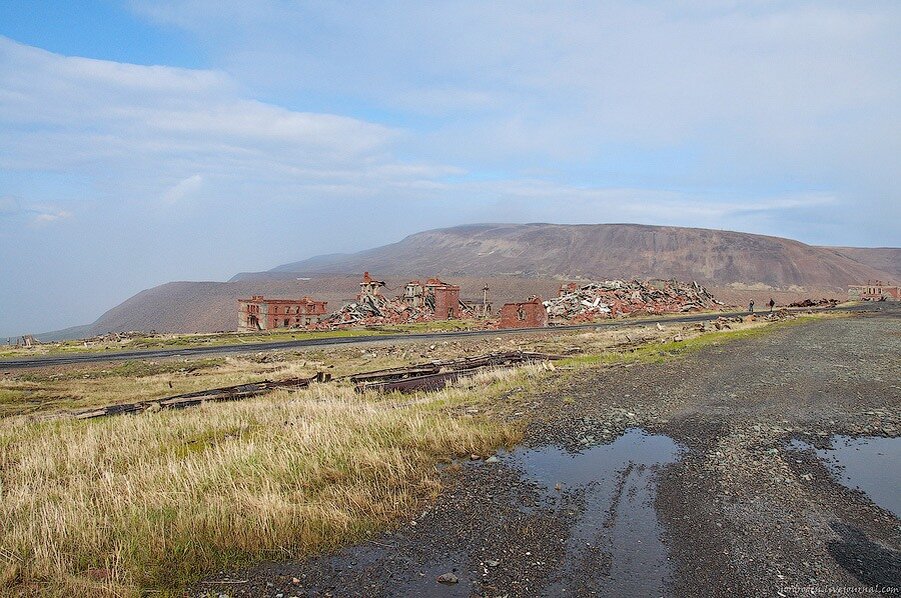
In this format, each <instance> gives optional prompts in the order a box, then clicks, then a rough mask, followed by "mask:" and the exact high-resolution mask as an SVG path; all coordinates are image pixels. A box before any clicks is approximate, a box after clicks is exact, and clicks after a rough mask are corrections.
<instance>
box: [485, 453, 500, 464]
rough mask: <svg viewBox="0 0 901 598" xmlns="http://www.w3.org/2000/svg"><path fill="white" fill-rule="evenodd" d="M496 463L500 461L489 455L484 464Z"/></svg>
mask: <svg viewBox="0 0 901 598" xmlns="http://www.w3.org/2000/svg"><path fill="white" fill-rule="evenodd" d="M498 461H500V459H498V458H497V457H495V456H494V455H491V456H490V457H488V458H487V459H485V463H497V462H498Z"/></svg>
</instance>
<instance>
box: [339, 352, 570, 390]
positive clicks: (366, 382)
mask: <svg viewBox="0 0 901 598" xmlns="http://www.w3.org/2000/svg"><path fill="white" fill-rule="evenodd" d="M558 359H563V356H562V355H553V354H549V353H535V352H531V351H509V352H505V353H488V354H486V355H478V356H475V357H465V358H463V359H452V360H447V361H432V362H429V363H424V364H418V365H414V366H410V367H407V368H391V369H387V370H377V371H374V372H364V373H362V374H354V375H353V376H350V380H351V381H352V382H355V383H356V390H357V392H363V391H367V390H374V391H380V392H390V391H393V390H397V391H400V392H414V391H418V390H436V389H439V388H443V387H444V386H446V385H447V384H448V383H449V382H452V381H454V380H456V379H457V378H460V377H461V376H467V375H471V374H473V373H475V372H476V371H477V370H481V369H484V368H489V367H509V366H513V365H519V364H522V363H528V362H532V361H555V360H558Z"/></svg>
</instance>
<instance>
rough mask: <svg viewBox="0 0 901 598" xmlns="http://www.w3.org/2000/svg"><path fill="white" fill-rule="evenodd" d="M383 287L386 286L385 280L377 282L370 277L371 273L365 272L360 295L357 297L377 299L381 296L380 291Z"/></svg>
mask: <svg viewBox="0 0 901 598" xmlns="http://www.w3.org/2000/svg"><path fill="white" fill-rule="evenodd" d="M383 286H385V281H384V280H376V279H374V278H373V277H372V276H370V275H369V272H363V280H362V282H360V294H359V295H357V299H362V298H363V297H377V296H379V289H380V288H382V287H383Z"/></svg>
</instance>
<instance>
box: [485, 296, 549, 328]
mask: <svg viewBox="0 0 901 598" xmlns="http://www.w3.org/2000/svg"><path fill="white" fill-rule="evenodd" d="M544 326H547V310H546V309H545V308H544V304H543V303H542V302H541V298H540V297H532V298H531V299H529V300H528V301H525V302H523V303H506V304H504V306H503V307H502V308H501V311H500V322H499V323H498V326H497V327H498V328H541V327H544Z"/></svg>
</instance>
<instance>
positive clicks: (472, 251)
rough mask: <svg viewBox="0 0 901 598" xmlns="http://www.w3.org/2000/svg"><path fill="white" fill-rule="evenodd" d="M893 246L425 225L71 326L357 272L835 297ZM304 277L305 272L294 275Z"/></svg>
mask: <svg viewBox="0 0 901 598" xmlns="http://www.w3.org/2000/svg"><path fill="white" fill-rule="evenodd" d="M899 254H901V249H894V248H888V249H857V248H828V247H814V246H811V245H805V244H804V243H800V242H798V241H793V240H790V239H782V238H778V237H769V236H763V235H753V234H748V233H739V232H731V231H719V230H707V229H696V228H679V227H670V226H644V225H637V224H596V225H558V224H478V225H468V226H459V227H454V228H448V229H440V230H430V231H425V232H422V233H417V234H414V235H410V236H409V237H407V238H405V239H403V240H402V241H400V242H398V243H393V244H391V245H385V246H383V247H378V248H375V249H370V250H366V251H361V252H359V253H354V254H336V255H326V256H318V257H315V258H311V259H308V260H304V261H301V262H295V263H292V264H286V265H283V266H279V267H278V268H275V269H274V270H271V271H269V272H259V273H244V274H239V275H237V276H235V277H234V278H233V279H232V280H231V281H229V282H172V283H168V284H164V285H160V286H158V287H154V288H152V289H148V290H146V291H142V292H141V293H138V294H137V295H135V296H134V297H132V298H130V299H128V300H127V301H125V302H124V303H122V304H121V305H119V306H117V307H115V308H113V309H111V310H109V311H108V312H106V313H105V314H103V315H102V316H101V317H100V318H99V319H98V320H97V321H96V322H94V323H93V324H91V325H89V326H88V327H85V328H79V329H78V330H79V333H80V334H81V335H85V334H86V332H85V331H86V330H87V333H89V334H100V333H105V332H111V331H125V330H156V331H158V332H212V331H217V330H233V329H234V328H235V326H236V321H235V320H236V304H235V301H236V299H238V298H239V297H242V296H249V295H252V294H265V295H267V296H273V297H275V296H280V297H299V296H302V295H312V296H315V297H317V298H320V299H325V300H327V301H329V309H337V308H338V307H340V306H341V305H342V304H343V303H344V302H346V301H350V300H352V299H353V297H354V295H355V294H356V292H357V290H358V286H357V283H358V280H359V276H360V275H361V273H362V272H363V271H364V270H369V271H370V272H372V273H373V274H375V275H377V276H379V277H382V278H386V279H387V280H388V283H389V287H390V288H393V289H395V292H397V293H399V292H400V287H401V285H402V284H403V283H404V282H406V280H407V279H409V278H411V277H424V276H432V275H440V276H442V277H443V278H445V279H448V280H450V281H453V282H455V283H456V284H459V285H461V287H462V291H463V295H464V296H469V297H473V298H476V297H479V296H480V295H481V293H480V289H481V288H482V286H484V285H485V284H488V285H489V286H490V287H491V288H492V291H491V296H492V301H493V302H494V303H495V304H496V305H497V304H500V303H503V302H505V301H510V300H513V299H521V298H524V297H526V296H528V295H530V294H533V293H537V294H540V295H543V296H548V295H550V294H553V293H554V292H555V291H556V288H557V287H558V286H559V284H560V280H561V279H562V280H569V279H578V278H594V279H606V278H678V279H681V280H698V281H699V282H702V283H703V284H706V285H707V286H709V287H711V289H712V290H713V291H714V293H715V294H716V295H717V296H718V297H720V298H722V299H725V300H726V301H727V302H730V303H735V304H745V303H746V302H747V300H748V299H749V298H751V297H753V298H754V299H755V300H756V301H758V303H760V304H762V303H763V302H765V301H767V300H768V299H769V297H770V296H773V297H775V298H776V300H777V301H779V302H780V303H781V302H788V301H791V300H795V299H799V298H803V297H807V296H813V297H820V296H825V295H829V296H836V297H840V296H842V295H843V294H844V288H845V286H846V285H847V284H850V283H854V282H857V281H862V280H866V279H889V280H891V279H897V278H901V273H899V265H898V264H899V260H898V256H899ZM304 277H309V278H310V280H299V278H304Z"/></svg>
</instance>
